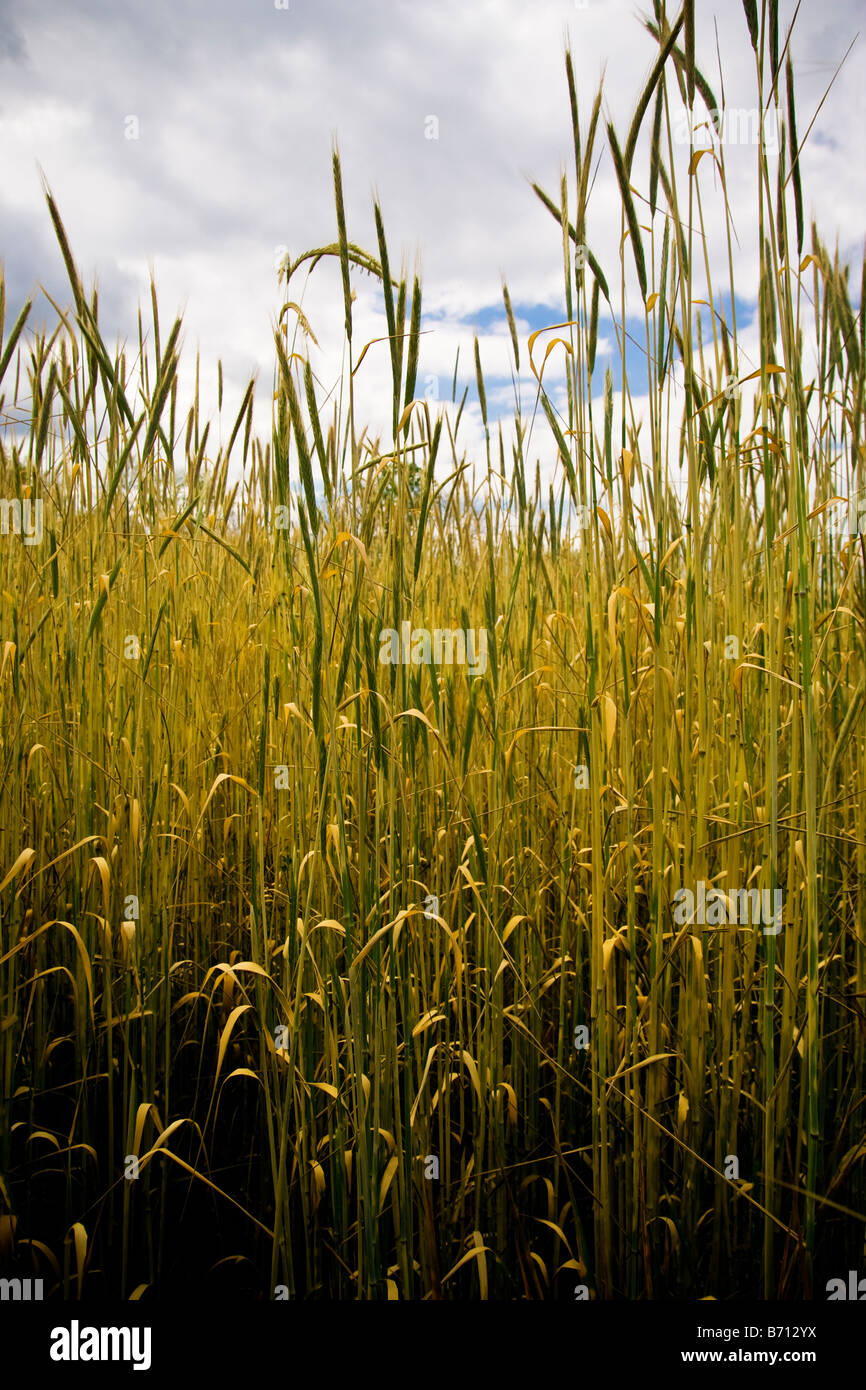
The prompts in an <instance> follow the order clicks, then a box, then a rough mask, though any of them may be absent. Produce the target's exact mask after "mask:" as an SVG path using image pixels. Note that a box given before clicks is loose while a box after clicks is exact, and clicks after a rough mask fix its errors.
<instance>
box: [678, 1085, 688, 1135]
mask: <svg viewBox="0 0 866 1390" xmlns="http://www.w3.org/2000/svg"><path fill="white" fill-rule="evenodd" d="M688 1114H689V1098H688V1096H687V1095H686V1093H685V1091H680V1098H679V1100H678V1101H677V1129H679V1130H682V1129H683V1127H684V1125H685V1123H686V1120H687V1119H688Z"/></svg>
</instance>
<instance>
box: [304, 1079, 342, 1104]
mask: <svg viewBox="0 0 866 1390" xmlns="http://www.w3.org/2000/svg"><path fill="white" fill-rule="evenodd" d="M310 1085H311V1086H315V1087H316V1090H317V1091H324V1092H325V1095H326V1096H330V1097H331V1100H336V1099H337V1097H338V1096H339V1094H340V1093H339V1091H338V1090H337V1088H336V1086H332V1085H331V1083H330V1081H311V1082H310Z"/></svg>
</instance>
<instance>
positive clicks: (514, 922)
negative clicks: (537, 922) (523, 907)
mask: <svg viewBox="0 0 866 1390" xmlns="http://www.w3.org/2000/svg"><path fill="white" fill-rule="evenodd" d="M528 921H529V918H528V917H527V916H526V914H525V913H523V912H518V913H517V914H516V916H514V917H509V919H508V923H507V925H506V928H505V931H504V932H503V933H502V944H503V946H504V945H505V943H506V941H507V940H508V938H509V936H510V935H511V933H512V932H513V931H516V930H517V928H518V927H519V926H520V923H521V922H528Z"/></svg>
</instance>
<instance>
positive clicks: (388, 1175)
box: [379, 1154, 400, 1216]
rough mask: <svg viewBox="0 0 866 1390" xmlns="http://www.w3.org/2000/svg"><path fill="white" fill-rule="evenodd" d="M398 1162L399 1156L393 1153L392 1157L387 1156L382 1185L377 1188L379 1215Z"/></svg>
mask: <svg viewBox="0 0 866 1390" xmlns="http://www.w3.org/2000/svg"><path fill="white" fill-rule="evenodd" d="M399 1162H400V1160H399V1158H398V1157H397V1155H396V1154H394V1156H393V1157H392V1158H389V1159H388V1164H387V1167H386V1168H385V1172H384V1175H383V1177H382V1186H381V1187H380V1188H379V1215H380V1216H381V1214H382V1211H383V1209H384V1206H385V1198H386V1197H387V1195H388V1188H389V1187H390V1186H391V1181H392V1179H393V1177H394V1174H395V1173H396V1171H397V1166H398V1164H399Z"/></svg>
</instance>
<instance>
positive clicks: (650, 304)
mask: <svg viewBox="0 0 866 1390" xmlns="http://www.w3.org/2000/svg"><path fill="white" fill-rule="evenodd" d="M657 301H658V292H656V291H654V292H653V293H652V294H651V295H650V297H649V299H648V300H647V302H646V311H647V313H648V314H651V313H652V311H653V309H654V308H655V306H656V302H657Z"/></svg>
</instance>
